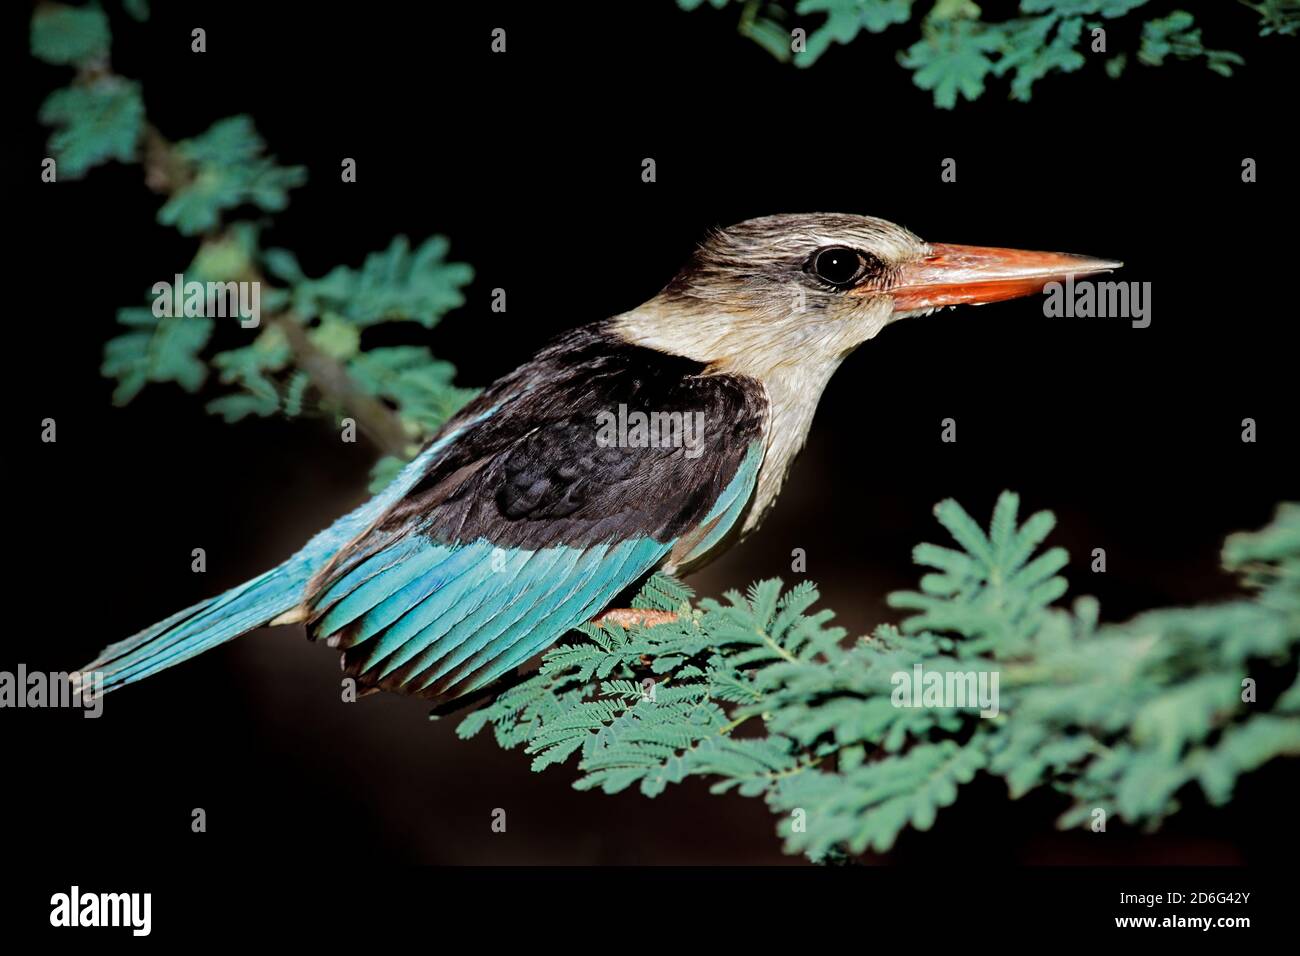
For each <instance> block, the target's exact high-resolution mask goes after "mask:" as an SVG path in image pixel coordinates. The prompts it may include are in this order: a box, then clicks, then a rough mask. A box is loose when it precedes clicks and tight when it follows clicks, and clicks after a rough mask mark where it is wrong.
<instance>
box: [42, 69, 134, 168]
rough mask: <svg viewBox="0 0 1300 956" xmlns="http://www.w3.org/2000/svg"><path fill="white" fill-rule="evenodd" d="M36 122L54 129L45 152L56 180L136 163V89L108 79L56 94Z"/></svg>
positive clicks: (46, 103)
mask: <svg viewBox="0 0 1300 956" xmlns="http://www.w3.org/2000/svg"><path fill="white" fill-rule="evenodd" d="M40 120H41V122H42V123H44V124H46V125H47V126H54V127H57V128H56V130H55V131H54V133H53V134H51V136H50V143H49V147H50V151H51V152H52V153H53V154H54V158H55V160H56V161H57V162H58V172H59V176H60V177H62V178H65V179H78V178H80V177H81V176H84V175H85V174H86V171H87V170H89V169H90V168H91V167H92V166H97V165H99V164H100V163H105V162H108V161H109V160H112V159H116V160H119V161H120V162H124V163H129V162H134V160H135V156H136V143H137V142H138V141H139V139H140V134H141V132H142V130H143V129H144V103H143V102H142V101H141V99H140V87H139V86H137V85H136V84H134V83H131V82H129V81H127V80H122V79H119V78H117V77H106V78H103V79H100V80H97V81H96V82H95V83H93V84H91V85H89V86H70V87H67V88H65V89H61V90H55V91H54V92H53V93H51V94H50V95H49V96H48V97H47V98H46V100H45V102H44V103H43V104H42V105H41V111H40Z"/></svg>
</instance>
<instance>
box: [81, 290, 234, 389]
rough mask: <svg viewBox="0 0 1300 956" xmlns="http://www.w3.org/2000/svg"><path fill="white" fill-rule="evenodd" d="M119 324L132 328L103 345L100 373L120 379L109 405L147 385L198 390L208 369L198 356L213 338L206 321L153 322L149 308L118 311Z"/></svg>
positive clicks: (187, 319)
mask: <svg viewBox="0 0 1300 956" xmlns="http://www.w3.org/2000/svg"><path fill="white" fill-rule="evenodd" d="M117 320H118V322H119V323H121V324H122V325H125V326H127V327H129V328H130V329H131V331H130V332H126V333H123V334H122V335H118V336H115V337H114V338H111V339H109V340H108V342H107V343H106V344H105V346H104V363H103V366H102V368H101V371H102V372H103V374H104V375H105V376H108V377H109V378H115V379H117V381H118V385H117V388H116V390H114V392H113V402H114V404H117V405H125V404H126V403H127V402H129V401H131V399H133V398H134V397H135V396H136V395H137V394H139V392H140V389H142V388H143V387H144V386H145V384H146V383H148V382H175V383H176V384H178V385H180V386H181V387H182V388H183V389H185V390H186V391H187V392H196V391H198V390H199V388H200V386H202V385H203V382H204V380H205V379H206V378H207V374H208V367H207V366H206V365H205V364H204V363H203V361H202V360H201V359H200V358H199V357H198V355H199V353H200V352H201V351H202V350H203V348H204V346H206V345H207V344H208V339H209V338H210V337H211V335H212V326H213V323H212V320H211V319H208V318H190V317H182V318H161V319H160V318H156V317H155V316H154V314H153V310H152V309H150V308H147V307H139V308H125V309H118V312H117Z"/></svg>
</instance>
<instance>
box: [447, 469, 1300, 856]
mask: <svg viewBox="0 0 1300 956" xmlns="http://www.w3.org/2000/svg"><path fill="white" fill-rule="evenodd" d="M1017 511H1018V500H1017V497H1016V496H1015V495H1013V494H1010V493H1004V494H1003V495H1002V496H1001V497H1000V498H999V500H998V503H997V507H996V509H995V510H994V513H993V518H992V522H991V526H990V528H989V530H988V531H987V532H986V531H985V530H984V529H982V528H981V527H980V526H979V524H978V523H977V522H976V521H975V520H974V519H972V518H971V517H970V515H968V514H967V513H966V512H965V511H964V510H963V509H962V508H961V507H960V506H959V505H958V504H957V503H956V502H954V501H951V500H949V501H944V502H942V503H941V504H939V505H938V507H937V508H936V509H935V513H936V515H937V516H938V518H939V521H940V522H941V523H942V524H943V526H944V527H945V528H946V529H947V530H948V532H949V534H950V535H951V536H952V538H953V540H954V542H955V543H956V545H957V546H956V547H949V546H940V545H934V544H922V545H920V546H919V547H918V548H917V549H916V551H915V555H914V557H915V560H916V561H917V563H918V564H920V565H923V566H925V567H926V568H929V569H931V570H930V571H929V572H928V573H926V574H925V575H924V576H923V577H922V578H921V581H920V586H919V588H918V589H917V590H915V591H906V592H902V593H896V594H893V595H891V597H890V603H891V605H892V606H894V607H896V608H900V609H902V610H904V611H906V612H907V616H906V617H905V618H904V619H903V620H902V622H901V624H899V625H898V626H893V625H882V626H881V627H878V628H877V629H876V630H875V632H874V633H873V634H872V635H871V636H870V637H869V638H862V639H859V640H857V641H854V642H852V643H849V644H846V643H845V641H844V638H845V632H844V630H843V629H842V628H839V627H835V626H833V625H832V624H831V623H830V622H831V620H832V617H833V615H832V613H831V612H830V611H827V610H818V611H814V610H813V605H814V604H815V603H816V600H817V590H816V588H815V587H814V586H813V585H812V584H811V583H809V582H803V583H801V584H798V585H796V586H795V587H793V588H790V589H788V590H783V588H782V585H781V582H779V581H776V580H769V581H763V582H761V583H759V584H756V585H754V586H753V587H751V588H750V589H749V591H748V592H747V593H745V594H743V595H742V594H739V593H737V592H730V593H728V594H727V595H726V596H725V599H724V601H723V602H717V601H713V600H708V599H705V600H701V601H699V602H694V603H693V602H692V601H691V595H690V592H689V590H687V589H686V587H685V586H684V585H682V584H680V583H678V582H676V581H673V580H671V579H669V578H665V577H662V576H655V577H653V578H651V579H650V581H649V582H648V583H647V584H646V586H645V587H644V588H643V589H642V591H641V593H640V595H639V596H638V604H639V606H642V607H648V608H653V609H658V610H672V611H676V612H678V617H677V619H676V620H675V621H673V622H671V623H666V624H660V625H657V626H654V627H636V628H634V629H632V630H631V631H624V630H622V629H621V628H619V627H617V626H612V625H611V626H606V627H601V628H596V627H592V626H588V627H586V628H584V629H583V630H584V634H585V639H575V640H570V641H566V642H565V643H562V644H561V645H559V646H557V647H555V648H554V649H552V650H551V651H550V652H549V653H547V654H546V655H545V656H544V657H543V659H542V663H541V667H540V669H539V670H538V671H537V673H536V674H535V675H533V676H532V677H530V678H529V679H527V680H525V681H523V682H522V683H520V684H517V685H516V686H514V687H511V688H510V689H508V690H506V691H505V692H503V693H502V694H501V695H500V696H499V697H497V698H496V700H494V701H493V702H492V703H490V704H489V705H488V706H486V707H484V708H482V709H480V710H478V711H476V712H474V713H472V714H470V715H469V716H468V717H467V718H465V719H464V721H463V722H462V723H461V724H460V726H459V728H458V731H459V733H460V734H461V735H462V736H465V737H468V736H470V735H472V734H475V733H477V732H479V731H481V730H482V729H483V728H485V727H487V726H489V725H490V726H491V727H492V728H493V731H494V732H495V734H496V738H497V741H498V742H499V743H500V744H501V745H502V746H503V747H520V746H522V747H523V748H524V749H525V751H526V752H527V753H529V754H531V755H532V757H533V768H534V769H535V770H541V769H543V768H545V767H548V766H551V765H552V764H557V763H563V762H566V761H569V760H570V759H571V758H574V757H575V755H576V766H577V769H578V772H579V773H580V774H581V776H580V777H579V778H578V780H577V782H576V784H575V786H576V787H577V788H578V789H582V790H588V789H599V790H602V791H604V792H606V793H614V792H617V791H619V790H623V789H626V788H628V787H632V786H636V787H638V788H639V789H640V790H641V792H642V793H643V794H645V795H646V796H650V797H653V796H655V795H657V794H659V793H661V792H662V791H663V790H664V788H665V787H666V786H667V785H668V784H672V783H680V782H682V781H683V780H685V779H686V778H688V777H692V776H698V777H704V778H707V779H708V780H709V781H710V782H711V790H712V791H713V792H715V793H725V792H729V791H736V792H738V793H740V794H742V795H744V796H751V797H762V798H763V799H764V800H765V801H766V802H767V804H768V806H769V807H770V808H771V809H772V810H773V812H774V813H776V814H777V815H778V821H779V822H778V827H777V829H778V832H779V833H780V835H781V836H782V838H783V839H784V842H785V848H786V850H787V851H789V852H804V853H808V854H809V855H811V856H812V857H814V858H817V859H820V858H824V857H826V856H827V855H836V854H843V853H845V852H847V853H851V854H859V853H862V852H864V851H867V850H875V851H885V850H888V849H889V848H890V847H891V846H892V845H893V843H894V841H895V840H896V839H897V838H898V835H899V833H900V832H902V830H903V829H904V828H906V827H908V826H911V827H914V828H916V829H918V830H925V829H928V828H929V827H930V826H931V825H932V824H933V822H934V820H935V817H936V814H937V813H938V811H939V810H941V809H942V808H944V807H946V806H949V805H950V804H952V803H953V802H954V801H955V800H956V799H957V796H958V793H959V789H960V787H961V785H962V784H965V783H968V782H969V781H970V780H971V779H972V778H973V777H974V776H975V774H977V773H980V772H983V773H988V774H992V775H994V776H997V777H1001V778H1002V779H1003V780H1004V781H1005V783H1006V785H1007V789H1008V792H1009V794H1010V796H1011V797H1013V798H1015V797H1020V796H1022V795H1024V794H1026V793H1028V792H1030V791H1032V790H1036V789H1038V788H1041V787H1051V788H1053V789H1055V790H1056V791H1058V792H1060V793H1061V794H1063V795H1064V798H1065V800H1064V801H1063V802H1065V803H1066V804H1067V805H1066V806H1065V809H1064V810H1063V812H1062V814H1061V816H1060V818H1059V820H1058V825H1059V826H1060V827H1062V828H1068V827H1075V826H1082V825H1095V823H1096V821H1097V820H1098V812H1097V811H1102V812H1104V814H1105V815H1106V816H1108V817H1109V816H1117V817H1118V818H1119V819H1120V820H1122V821H1124V822H1125V823H1128V824H1132V825H1138V826H1143V827H1155V826H1158V825H1159V824H1160V822H1161V821H1162V820H1163V819H1164V818H1165V817H1166V816H1168V815H1169V814H1171V813H1173V812H1175V811H1176V810H1177V809H1178V798H1179V794H1180V792H1181V791H1183V790H1184V788H1185V787H1189V786H1192V787H1199V788H1200V789H1201V790H1202V791H1203V792H1204V794H1205V796H1206V798H1207V799H1208V800H1209V801H1210V802H1211V803H1215V804H1219V803H1223V802H1225V801H1227V800H1228V799H1229V797H1230V796H1231V794H1232V790H1233V787H1234V786H1235V784H1236V781H1237V778H1238V777H1239V776H1241V775H1242V774H1244V773H1247V772H1249V771H1251V770H1254V769H1256V768H1258V767H1260V766H1262V765H1263V764H1264V763H1267V762H1268V761H1269V760H1271V759H1273V758H1274V757H1279V756H1297V755H1300V681H1297V680H1296V676H1295V662H1296V660H1297V655H1298V652H1300V506H1297V505H1294V504H1292V505H1284V506H1282V507H1281V508H1280V509H1279V511H1278V514H1277V517H1276V519H1275V521H1274V522H1273V524H1271V525H1270V526H1269V527H1267V528H1265V529H1264V530H1263V531H1260V532H1256V533H1254V534H1240V535H1235V536H1233V537H1232V538H1229V540H1228V542H1227V545H1226V547H1225V549H1224V563H1225V566H1226V567H1227V568H1229V569H1230V570H1234V571H1236V572H1238V573H1239V574H1240V575H1242V580H1243V583H1244V584H1245V585H1246V586H1248V587H1249V588H1251V589H1252V591H1253V594H1252V595H1251V596H1249V597H1246V598H1242V599H1240V600H1237V601H1231V602H1227V603H1223V604H1218V605H1212V606H1207V607H1199V608H1178V609H1170V610H1160V611H1152V612H1149V613H1146V614H1143V615H1141V616H1139V617H1137V618H1135V619H1133V620H1132V621H1128V622H1125V623H1121V624H1100V623H1099V620H1098V607H1097V602H1096V601H1095V600H1092V599H1090V598H1079V599H1078V600H1076V601H1075V602H1074V603H1073V604H1072V605H1071V606H1070V607H1069V608H1068V609H1067V608H1062V607H1058V606H1057V604H1056V602H1057V601H1058V600H1059V599H1060V598H1061V597H1062V596H1063V595H1064V594H1065V592H1066V583H1065V580H1064V579H1063V578H1062V577H1060V575H1059V572H1060V571H1061V570H1062V569H1063V568H1064V567H1065V564H1066V561H1067V557H1066V554H1065V552H1064V551H1063V550H1061V549H1060V548H1050V549H1048V550H1046V551H1040V546H1041V545H1042V543H1043V541H1044V540H1045V538H1046V537H1047V535H1048V533H1049V532H1050V531H1051V528H1052V526H1053V523H1054V519H1053V518H1052V516H1051V515H1050V514H1049V513H1047V512H1039V513H1037V514H1035V515H1033V516H1031V517H1030V518H1029V519H1028V520H1026V521H1025V522H1024V523H1023V524H1019V523H1018V522H1017ZM918 668H919V671H918ZM918 675H926V677H925V679H924V680H914V678H916V677H917V676H918ZM936 675H937V676H936ZM980 675H983V677H984V678H985V680H986V681H987V685H986V686H988V687H991V688H993V690H994V694H993V695H992V696H991V697H989V698H983V697H981V695H980V694H978V693H976V692H975V690H974V688H975V687H976V686H977V685H978V681H979V678H980ZM994 675H996V678H997V683H996V684H995V683H993V678H994ZM1284 682H1285V683H1284ZM922 687H923V688H924V694H923V695H921V691H920V688H922ZM909 688H913V690H909ZM942 688H951V689H948V690H944V691H943V692H942V693H940V690H941V689H942ZM954 690H955V692H956V693H955V696H954V693H953V691H954ZM931 691H934V692H935V693H934V694H933V695H932V694H931ZM918 695H920V696H918ZM918 704H919V706H918ZM990 704H991V706H990ZM742 728H744V731H742Z"/></svg>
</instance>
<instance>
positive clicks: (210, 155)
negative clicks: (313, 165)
mask: <svg viewBox="0 0 1300 956" xmlns="http://www.w3.org/2000/svg"><path fill="white" fill-rule="evenodd" d="M264 149H265V144H264V143H263V142H262V138H261V137H260V136H258V134H257V131H256V130H255V129H254V128H253V121H252V120H251V119H250V118H249V117H247V116H232V117H230V118H228V119H224V120H221V121H220V122H218V123H215V124H214V125H213V126H212V127H211V128H210V129H209V130H208V131H207V132H206V133H203V134H202V135H200V136H196V137H195V138H193V139H188V140H184V141H182V142H180V143H178V144H176V151H177V153H178V154H179V155H180V156H181V157H182V158H183V159H184V160H185V161H187V162H188V163H189V164H190V165H191V167H192V176H191V178H190V179H189V181H188V182H186V183H185V184H184V185H182V186H181V187H180V188H178V189H177V190H176V191H175V192H174V193H173V194H172V196H171V198H170V199H168V200H167V202H166V203H165V204H164V205H163V207H162V209H160V210H159V211H158V221H159V222H160V223H162V224H163V225H165V226H175V227H176V229H177V230H178V231H180V232H181V233H182V234H184V235H195V234H198V233H202V232H208V231H210V230H212V229H214V228H215V227H216V226H217V224H218V222H219V221H220V216H221V212H222V211H223V210H226V209H233V208H235V207H237V206H241V205H244V204H245V203H251V204H253V205H255V206H258V207H259V208H261V209H265V210H266V211H268V212H278V211H279V210H281V209H283V208H284V207H285V206H286V205H288V202H289V196H288V191H289V190H290V189H292V188H294V187H296V186H301V185H302V184H303V183H305V182H306V181H307V170H306V168H305V167H302V166H287V167H282V166H277V165H276V163H275V161H274V159H272V158H269V157H266V156H263V155H262V153H263V151H264Z"/></svg>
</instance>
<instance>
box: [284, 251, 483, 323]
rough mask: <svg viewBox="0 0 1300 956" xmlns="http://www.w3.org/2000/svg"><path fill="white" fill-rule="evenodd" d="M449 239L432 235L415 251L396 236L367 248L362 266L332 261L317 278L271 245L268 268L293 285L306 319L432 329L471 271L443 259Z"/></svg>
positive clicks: (455, 303) (459, 299)
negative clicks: (411, 324) (402, 324)
mask: <svg viewBox="0 0 1300 956" xmlns="http://www.w3.org/2000/svg"><path fill="white" fill-rule="evenodd" d="M448 248H449V243H448V241H447V239H446V237H444V236H433V237H431V238H429V239H427V240H425V241H424V242H423V243H422V244H420V245H419V246H417V247H416V248H415V249H414V250H412V249H411V248H410V243H409V241H408V240H407V238H406V237H405V236H398V237H397V238H395V239H394V240H393V241H392V244H391V245H389V247H388V248H387V249H386V250H384V251H383V252H375V253H371V254H370V255H369V256H367V257H366V261H365V262H364V263H363V265H362V267H361V269H359V270H357V269H351V268H349V267H347V266H336V267H335V268H334V269H332V270H330V271H329V272H328V273H327V274H326V275H324V276H323V277H322V278H320V279H308V278H306V277H304V276H303V275H302V270H301V269H300V268H299V267H298V264H297V261H296V260H295V259H294V258H293V256H292V255H291V254H290V253H288V252H285V251H284V250H270V251H269V252H268V253H267V256H266V263H267V268H268V269H269V270H271V271H272V273H273V274H275V275H276V276H277V277H279V278H281V279H284V280H285V281H287V282H290V283H291V284H292V285H293V304H294V309H295V310H296V311H297V313H298V314H299V315H300V316H302V317H303V318H305V319H312V318H316V317H317V316H320V315H324V314H326V313H330V314H333V315H337V316H340V317H342V318H344V319H347V320H348V321H349V322H352V323H354V324H356V325H357V326H360V327H363V328H364V327H367V326H371V325H375V324H376V323H379V322H390V321H402V320H409V321H414V322H419V323H420V324H421V325H423V326H424V327H425V328H433V327H434V326H435V325H437V323H438V320H439V319H440V318H442V316H443V315H444V314H446V313H447V312H449V311H450V310H452V309H455V308H458V307H460V306H461V305H463V304H464V303H465V298H464V296H463V295H462V294H461V291H460V290H461V289H462V288H463V287H464V286H466V285H468V284H469V283H470V282H471V281H472V280H473V278H474V270H473V269H471V268H470V267H469V266H468V265H465V264H464V263H461V262H448V261H447V260H446V255H447V251H448Z"/></svg>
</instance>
